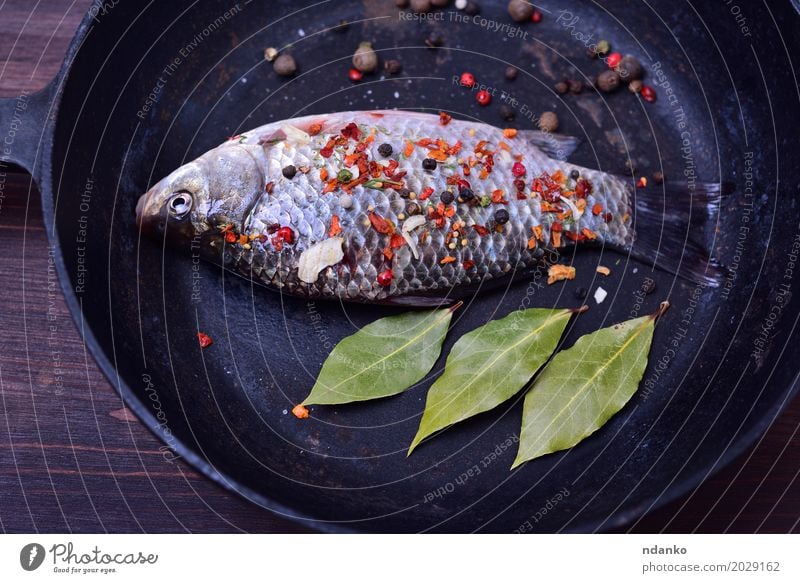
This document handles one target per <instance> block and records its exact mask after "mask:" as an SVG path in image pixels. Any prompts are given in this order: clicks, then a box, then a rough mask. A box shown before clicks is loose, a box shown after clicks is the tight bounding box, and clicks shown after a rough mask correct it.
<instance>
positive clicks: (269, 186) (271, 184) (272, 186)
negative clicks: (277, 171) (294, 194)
mask: <svg viewBox="0 0 800 583" xmlns="http://www.w3.org/2000/svg"><path fill="white" fill-rule="evenodd" d="M274 189H275V183H274V182H267V184H266V186H265V187H264V192H266V193H267V194H272V191H273V190H274Z"/></svg>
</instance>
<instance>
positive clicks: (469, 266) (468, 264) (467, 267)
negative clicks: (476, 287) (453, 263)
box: [463, 259, 475, 271]
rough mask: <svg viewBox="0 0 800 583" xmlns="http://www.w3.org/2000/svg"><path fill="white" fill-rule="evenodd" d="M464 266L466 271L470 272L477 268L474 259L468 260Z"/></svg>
mask: <svg viewBox="0 0 800 583" xmlns="http://www.w3.org/2000/svg"><path fill="white" fill-rule="evenodd" d="M463 265H464V271H468V270H470V269H472V268H473V267H475V262H474V261H473V260H472V259H467V260H466V261H465V262H464V264H463Z"/></svg>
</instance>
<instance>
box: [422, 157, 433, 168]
mask: <svg viewBox="0 0 800 583" xmlns="http://www.w3.org/2000/svg"><path fill="white" fill-rule="evenodd" d="M422 169H423V170H436V160H434V159H433V158H425V159H424V160H423V161H422Z"/></svg>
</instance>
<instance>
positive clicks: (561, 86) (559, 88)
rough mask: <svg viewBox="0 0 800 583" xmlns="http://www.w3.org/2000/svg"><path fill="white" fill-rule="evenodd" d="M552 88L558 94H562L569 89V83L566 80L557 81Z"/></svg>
mask: <svg viewBox="0 0 800 583" xmlns="http://www.w3.org/2000/svg"><path fill="white" fill-rule="evenodd" d="M554 89H555V90H556V93H558V94H559V95H564V94H565V93H566V92H567V91H569V85H567V82H566V81H559V82H558V83H556V84H555V86H554Z"/></svg>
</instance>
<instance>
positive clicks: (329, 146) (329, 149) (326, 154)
mask: <svg viewBox="0 0 800 583" xmlns="http://www.w3.org/2000/svg"><path fill="white" fill-rule="evenodd" d="M335 145H336V138H331V139H329V140H328V142H327V143H326V144H325V146H323V148H322V149H321V150H320V151H319V155H320V156H322V157H323V158H330V157H331V155H332V154H333V147H334V146H335Z"/></svg>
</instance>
